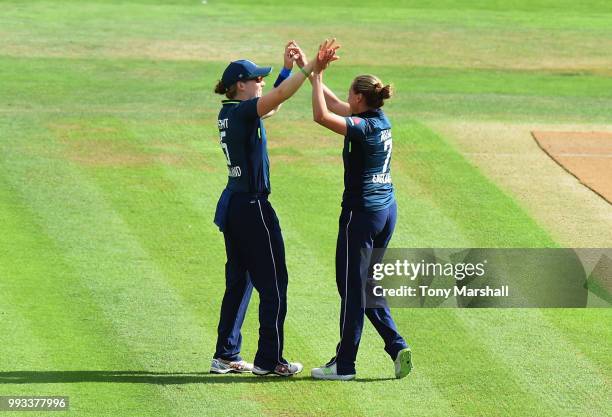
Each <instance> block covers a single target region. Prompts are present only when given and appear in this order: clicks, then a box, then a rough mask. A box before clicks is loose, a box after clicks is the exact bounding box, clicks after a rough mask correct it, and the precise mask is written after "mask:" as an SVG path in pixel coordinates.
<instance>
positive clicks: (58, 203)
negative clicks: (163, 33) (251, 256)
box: [3, 131, 260, 415]
mask: <svg viewBox="0 0 612 417" xmlns="http://www.w3.org/2000/svg"><path fill="white" fill-rule="evenodd" d="M29 133H30V135H29V137H28V139H27V142H26V141H19V142H18V143H13V144H12V146H5V147H4V148H5V149H3V150H4V151H5V152H3V165H4V166H5V167H6V168H7V169H8V170H9V171H10V172H11V178H10V180H11V181H12V182H13V183H14V185H15V186H16V187H17V188H19V189H20V190H21V192H22V193H23V197H24V199H25V201H26V202H27V205H28V207H29V208H30V210H32V211H33V212H34V213H36V216H38V217H39V218H40V221H41V223H42V224H43V225H44V228H45V230H46V232H47V234H48V235H49V236H50V237H51V238H52V239H53V240H54V242H55V244H56V245H57V246H58V247H59V248H61V250H62V251H63V252H64V256H65V259H66V260H67V262H69V263H70V265H71V266H72V267H73V268H74V270H75V271H77V273H78V274H79V275H80V277H81V280H82V282H83V285H84V286H86V287H87V288H89V290H90V291H91V293H92V297H93V298H94V299H95V301H96V302H97V303H98V304H99V305H100V308H101V309H102V310H103V311H104V314H105V318H106V320H108V321H109V322H110V324H111V325H112V326H113V328H114V329H115V331H116V333H117V334H118V339H119V340H120V341H121V342H122V343H123V344H124V345H126V346H127V347H128V348H129V350H130V351H131V352H132V354H133V355H134V357H136V359H135V361H136V362H138V363H139V365H140V366H142V367H143V368H144V369H145V370H152V369H153V370H154V371H153V372H170V373H176V372H188V373H193V372H196V373H197V372H205V371H207V369H208V365H209V360H210V359H209V358H210V357H209V356H208V354H207V355H206V356H205V357H202V356H201V352H200V351H199V349H200V346H202V345H204V344H205V339H204V338H202V326H201V325H200V324H199V323H198V321H197V320H196V319H195V317H194V316H193V313H192V311H191V310H190V309H189V308H186V306H185V304H184V301H183V300H181V298H180V297H179V296H178V295H177V294H176V291H174V289H173V288H171V287H170V286H169V285H168V283H167V282H166V278H165V276H164V275H163V274H162V273H161V271H160V270H159V268H158V266H157V265H156V264H155V262H154V261H153V260H151V259H150V255H149V254H148V253H147V252H146V250H144V249H143V248H142V246H141V245H140V244H139V242H138V241H137V240H136V239H135V237H134V235H133V233H132V232H131V231H130V229H129V227H128V225H127V224H126V223H125V221H124V220H123V219H122V218H121V217H120V216H119V215H118V214H117V213H116V212H115V211H114V210H113V209H112V208H111V207H110V206H109V204H108V202H107V201H106V197H105V196H104V195H103V193H101V191H100V190H99V189H98V188H97V186H96V185H95V183H93V182H92V181H91V180H90V179H89V178H88V176H87V174H85V173H84V172H83V171H82V170H80V169H78V167H75V166H74V165H73V164H70V163H66V161H65V160H61V159H54V158H52V157H51V158H42V157H40V155H39V154H36V152H40V150H38V151H35V152H32V151H31V149H32V147H33V146H34V145H36V146H37V147H41V148H42V146H43V145H44V146H45V147H46V148H47V149H51V150H52V149H53V147H54V144H53V140H49V136H48V135H47V134H45V133H42V134H41V133H40V132H39V133H38V137H35V136H34V135H32V134H31V133H32V132H31V131H30V132H29ZM28 148H29V149H30V151H29V152H28ZM194 364H195V366H194ZM194 368H195V369H194ZM183 381H187V382H190V381H191V382H214V380H213V379H211V377H208V376H206V377H204V376H197V375H196V377H194V378H190V379H189V378H188V379H183ZM178 383H181V379H180V378H179V382H178ZM206 386H207V387H209V388H212V387H213V385H206ZM177 389H178V388H177V387H176V386H175V385H170V386H163V385H156V390H157V391H158V392H159V393H160V395H162V396H163V397H164V398H165V400H166V401H169V402H171V403H172V404H173V405H174V406H176V410H175V413H176V415H186V414H189V413H192V414H193V413H199V412H200V410H201V409H202V407H210V408H211V409H217V410H222V409H224V407H225V401H224V398H223V395H209V391H208V389H204V390H198V391H195V390H194V396H193V397H190V398H189V401H186V402H182V403H177V401H176V396H175V395H176V390H177ZM217 394H220V393H217ZM240 404H241V407H243V408H244V409H245V410H249V412H250V413H252V414H255V415H259V414H260V411H258V409H257V407H256V405H254V404H253V403H252V402H250V401H248V400H245V401H241V402H240Z"/></svg>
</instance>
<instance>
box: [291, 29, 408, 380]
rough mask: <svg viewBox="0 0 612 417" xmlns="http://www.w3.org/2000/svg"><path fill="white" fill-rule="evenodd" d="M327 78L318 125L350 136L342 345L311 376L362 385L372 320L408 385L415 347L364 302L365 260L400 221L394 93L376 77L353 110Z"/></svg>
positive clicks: (345, 154)
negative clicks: (358, 363) (362, 348)
mask: <svg viewBox="0 0 612 417" xmlns="http://www.w3.org/2000/svg"><path fill="white" fill-rule="evenodd" d="M332 44H333V41H332ZM328 47H330V46H329V45H328ZM298 64H299V63H298ZM321 68H322V69H324V68H325V66H322V67H321ZM322 72H323V71H322V70H321V71H315V73H314V74H313V75H312V77H311V82H312V88H313V91H312V106H313V117H314V120H315V121H316V122H317V123H319V124H321V125H323V126H325V127H327V128H328V129H330V130H333V131H334V132H336V133H339V134H341V135H343V136H344V149H343V151H342V158H343V162H344V194H343V196H342V212H341V214H340V220H339V231H338V240H337V246H336V284H337V286H338V292H339V294H340V298H341V308H340V342H339V343H338V345H337V347H336V354H335V355H334V357H333V358H332V359H331V360H330V361H329V362H328V363H327V364H326V365H324V366H322V367H320V368H314V369H313V370H312V372H311V374H312V376H313V377H314V378H317V379H340V380H348V379H353V378H354V377H355V374H356V370H355V360H356V357H357V350H358V348H359V342H360V340H361V333H362V330H363V324H364V315H365V316H367V317H368V319H369V320H370V322H371V323H372V324H373V325H374V327H375V328H376V330H377V331H378V334H379V335H380V336H381V337H382V339H383V340H384V342H385V351H386V352H387V353H388V354H389V356H390V357H391V359H392V360H393V361H394V365H395V375H396V377H397V378H403V377H405V376H406V375H408V373H409V372H410V370H411V369H412V354H411V350H410V348H409V347H408V344H407V343H406V341H405V340H404V339H403V338H402V336H401V335H400V334H399V332H398V330H397V327H396V325H395V323H394V321H393V318H392V317H391V312H390V311H389V308H388V307H380V308H365V306H364V304H363V299H362V297H363V295H364V294H363V285H364V283H365V282H366V281H367V278H368V276H367V274H368V268H367V266H368V265H369V264H370V263H371V261H372V260H371V259H364V257H366V256H369V255H368V253H367V252H362V248H386V247H387V245H388V243H389V241H390V239H391V236H392V235H393V230H394V228H395V223H396V218H397V205H396V202H395V197H394V194H393V185H392V182H391V153H392V147H393V141H392V140H393V138H392V135H391V124H390V123H389V120H388V119H387V117H386V116H385V114H384V112H383V111H382V109H381V107H382V106H383V104H384V100H385V99H387V98H390V97H391V87H390V86H389V85H386V86H384V85H383V84H382V82H381V81H380V80H379V79H378V78H376V77H374V76H372V75H363V76H359V77H356V78H355V79H354V80H353V82H352V83H351V86H350V88H349V97H348V102H343V101H341V100H339V99H338V98H337V97H336V96H335V95H334V94H333V93H332V92H331V90H329V89H328V88H327V87H326V86H324V85H323V80H322ZM328 107H329V109H328ZM330 110H331V111H330ZM363 265H365V266H366V267H365V268H363V267H362V266H363Z"/></svg>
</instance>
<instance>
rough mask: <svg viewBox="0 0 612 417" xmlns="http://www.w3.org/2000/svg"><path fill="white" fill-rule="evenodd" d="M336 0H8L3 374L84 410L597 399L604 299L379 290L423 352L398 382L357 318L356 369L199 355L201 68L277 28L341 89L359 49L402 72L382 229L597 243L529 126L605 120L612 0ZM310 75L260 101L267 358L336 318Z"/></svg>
mask: <svg viewBox="0 0 612 417" xmlns="http://www.w3.org/2000/svg"><path fill="white" fill-rule="evenodd" d="M159 3H164V4H163V5H162V4H159ZM354 3H355V2H349V1H345V0H342V1H336V2H333V6H330V5H328V2H326V1H322V0H314V1H310V2H307V3H304V2H291V1H285V2H284V4H283V6H282V7H281V6H279V5H278V4H277V2H272V1H259V2H257V4H255V3H253V2H247V1H221V0H218V1H215V0H210V1H208V3H207V4H202V2H201V1H195V0H194V1H191V0H183V1H178V0H175V1H164V2H161V1H160V2H155V1H147V0H131V1H127V2H123V1H118V0H117V1H111V0H91V1H76V0H75V1H44V0H41V1H38V0H32V1H25V0H24V1H17V0H15V1H4V0H2V1H0V38H1V39H2V41H1V42H0V334H1V335H2V340H1V342H0V395H16V394H18V395H68V396H70V401H71V411H70V414H72V415H80V416H81V415H82V416H145V415H164V416H165V415H168V416H181V417H185V416H221V415H232V416H234V415H235V416H241V415H245V416H246V415H249V416H347V417H349V416H351V417H352V416H390V415H407V416H408V415H409V416H466V417H467V416H470V417H471V416H608V415H610V404H611V400H612V389H611V387H610V383H611V375H612V349H611V340H612V330H611V329H612V328H611V327H610V322H611V319H612V311H611V310H610V309H608V308H604V309H580V310H578V309H576V310H573V309H551V310H546V309H541V310H540V309H509V310H505V309H504V310H502V309H500V310H467V309H465V310H458V309H397V310H395V311H394V314H395V317H396V321H397V323H398V325H399V327H400V330H401V332H402V333H403V334H404V335H405V336H406V337H407V339H408V341H409V343H410V344H411V346H412V348H413V352H414V358H415V359H414V360H415V366H416V368H415V370H414V371H413V373H412V374H411V375H410V376H409V377H408V378H406V379H403V380H399V381H398V380H395V379H393V369H392V364H391V362H390V361H389V360H388V358H387V356H386V354H385V353H384V351H383V349H382V342H381V340H380V339H379V338H378V336H377V335H376V334H375V331H374V330H373V329H372V327H371V326H368V325H366V329H365V332H364V336H363V339H362V345H361V348H360V352H359V357H358V363H357V370H358V379H357V380H356V381H355V382H348V383H321V382H315V381H313V380H311V379H310V378H309V376H308V375H307V374H308V372H305V373H304V374H302V375H300V376H298V377H295V378H291V379H273V378H270V379H258V378H255V377H252V376H221V377H218V376H211V375H209V374H208V373H207V371H208V366H209V363H210V359H211V355H212V354H213V351H214V343H215V335H216V325H217V318H218V311H219V305H220V300H221V296H222V294H223V290H224V279H223V271H224V262H225V252H224V247H223V239H222V235H221V234H220V233H219V232H218V231H217V230H216V228H215V226H214V225H213V223H212V217H213V213H214V208H215V204H216V201H217V198H218V196H219V193H220V192H221V190H222V189H223V186H224V184H225V181H226V168H225V163H224V158H223V154H222V152H221V151H220V149H219V146H218V133H217V129H216V120H215V118H216V114H217V112H218V108H219V99H220V97H219V96H215V95H214V94H213V93H212V88H213V86H214V84H215V82H216V80H217V79H218V78H219V76H220V74H221V72H222V70H223V68H224V67H225V65H226V64H227V63H228V62H229V61H230V60H232V59H239V58H250V59H253V60H255V61H256V62H258V63H259V64H262V65H263V64H265V65H273V66H274V67H275V70H278V69H279V67H280V65H282V60H281V56H282V48H283V46H284V43H285V42H286V41H287V40H288V39H296V40H298V41H299V42H300V44H301V45H302V46H304V47H305V48H306V50H307V51H310V54H311V55H312V51H314V48H315V46H316V45H318V41H320V40H321V39H323V38H325V37H329V36H336V37H338V39H339V40H340V43H341V44H342V45H343V48H342V50H341V53H340V55H341V57H342V58H341V60H340V61H338V62H337V63H335V64H334V65H333V66H332V68H331V69H330V70H329V72H328V73H327V74H326V82H327V83H328V85H330V86H331V87H332V88H333V89H335V90H336V91H337V92H339V93H340V95H341V96H344V94H345V92H346V90H347V88H348V85H349V83H350V80H351V79H352V77H353V76H355V75H357V74H359V73H363V72H371V73H375V74H377V75H379V76H380V77H381V78H382V79H383V80H384V81H388V82H393V83H394V84H395V86H396V89H397V96H396V98H395V99H393V100H391V101H390V102H389V103H388V105H387V106H386V107H385V109H386V111H387V114H388V115H389V116H390V118H391V120H392V123H393V126H394V135H393V136H394V139H395V140H394V142H395V146H394V154H393V155H394V156H393V172H394V175H393V177H394V183H395V187H396V194H397V199H398V205H399V223H398V227H397V229H396V232H395V235H394V237H393V240H392V242H391V246H392V247H436V246H439V247H555V246H569V247H612V208H611V207H610V205H609V204H608V203H606V202H605V201H604V200H603V199H601V198H599V197H598V196H597V195H595V194H594V193H592V192H591V191H589V190H588V189H586V188H585V187H583V186H582V185H581V184H579V183H578V182H577V181H576V180H575V179H574V178H573V177H571V176H569V175H568V174H567V173H566V172H565V171H563V170H562V169H561V168H560V167H558V166H557V165H556V164H555V163H554V162H553V161H551V160H550V159H549V158H548V157H547V156H546V155H545V154H544V153H543V152H541V151H540V150H539V148H538V147H537V145H535V144H534V143H533V141H532V139H531V138H530V137H529V132H530V130H536V129H544V128H546V129H548V130H555V129H559V130H584V131H588V130H606V131H612V70H611V68H612V54H610V51H611V50H612V3H611V2H609V1H603V0H588V1H583V2H575V1H570V0H557V1H552V0H532V1H527V0H517V1H513V2H506V1H498V0H495V1H485V0H475V1H468V0H441V1H435V2H434V1H422V2H417V1H411V0H405V1H390V0H380V1H377V2H376V6H360V5H358V4H357V5H356V4H354ZM509 4H511V6H509ZM276 73H277V72H276V71H275V73H274V75H273V77H274V76H275V74H276ZM272 82H273V80H271V82H269V83H268V87H267V89H269V88H270V86H271V84H272ZM309 94H310V88H309V86H305V87H304V89H303V91H300V92H299V93H298V94H297V95H296V97H294V98H293V99H292V100H291V101H290V102H288V103H286V104H285V105H284V106H283V109H282V111H281V112H280V113H279V114H278V115H277V116H275V117H274V118H272V119H270V120H269V121H268V122H267V130H268V136H269V147H270V149H269V151H270V156H271V163H272V187H273V193H272V196H271V201H272V203H273V204H274V206H275V209H276V211H277V213H278V215H279V218H280V221H281V226H282V228H283V233H284V237H285V242H286V247H287V262H288V269H289V280H290V281H289V312H288V316H287V321H286V325H285V328H286V330H285V334H286V355H285V356H286V357H287V358H289V359H292V360H300V361H302V362H303V363H304V364H305V366H306V368H307V370H309V369H310V368H311V367H314V366H318V365H320V364H322V363H323V362H324V361H326V360H328V359H329V357H330V356H331V354H332V353H333V349H334V347H335V344H336V342H337V332H338V330H337V327H338V326H337V317H338V314H339V299H338V296H337V292H336V289H335V280H334V267H333V265H334V264H333V262H334V259H333V256H334V247H335V239H336V229H337V217H338V214H339V201H340V196H341V191H342V165H341V157H340V152H341V140H340V139H339V138H338V137H335V135H333V134H331V133H329V132H327V131H325V130H324V129H323V128H321V127H318V126H317V125H315V124H314V123H313V122H312V121H311V110H310V95H309ZM257 302H258V300H257V297H256V296H254V299H253V301H252V304H251V308H250V311H249V314H248V316H247V320H246V322H245V325H244V333H243V334H244V338H245V342H244V346H243V355H244V356H245V358H248V359H252V357H253V356H254V353H255V348H256V342H257V314H256V306H257ZM36 415H41V413H38V414H36ZM54 415H55V414H54Z"/></svg>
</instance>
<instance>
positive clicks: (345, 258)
mask: <svg viewBox="0 0 612 417" xmlns="http://www.w3.org/2000/svg"><path fill="white" fill-rule="evenodd" d="M396 219H397V205H396V203H395V202H394V203H393V204H392V205H391V206H390V207H389V208H387V209H384V210H380V211H376V212H371V213H367V212H363V211H357V210H350V209H347V208H343V209H342V213H341V214H340V230H339V231H338V242H337V246H336V284H337V286H338V293H339V294H340V298H341V304H340V342H339V343H338V346H337V347H336V356H335V357H334V358H332V360H331V361H330V362H329V363H328V365H332V364H334V363H336V366H337V371H338V374H340V375H347V374H354V373H356V372H355V360H356V358H357V350H358V349H359V342H360V340H361V332H362V330H363V321H364V315H365V316H367V317H368V319H369V320H370V322H371V323H372V324H373V325H374V328H375V329H376V331H377V332H378V334H379V335H380V336H381V337H382V339H383V340H384V342H385V351H386V352H387V353H388V354H389V356H391V359H393V360H395V358H396V356H397V353H398V352H399V351H400V350H402V349H404V348H406V347H408V345H407V344H406V342H405V341H404V339H403V338H402V336H400V334H399V333H398V331H397V328H396V326H395V322H394V321H393V318H392V317H391V312H390V311H389V308H388V307H384V308H365V307H364V306H365V303H364V299H363V298H364V291H363V289H364V287H365V283H366V282H367V278H368V276H367V275H368V271H369V269H370V268H369V266H370V264H371V263H373V262H375V260H372V259H364V257H365V256H368V254H367V253H366V252H362V248H386V247H387V245H388V243H389V240H391V236H392V235H393V230H394V228H395V222H396Z"/></svg>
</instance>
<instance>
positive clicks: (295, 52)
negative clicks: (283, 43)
mask: <svg viewBox="0 0 612 417" xmlns="http://www.w3.org/2000/svg"><path fill="white" fill-rule="evenodd" d="M291 42H292V45H291V47H290V53H291V55H292V59H293V60H294V61H295V63H296V64H298V66H299V67H300V68H304V67H305V66H306V65H308V59H307V58H306V54H305V53H304V51H303V50H302V48H300V46H299V45H298V44H297V42H295V41H291Z"/></svg>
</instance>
